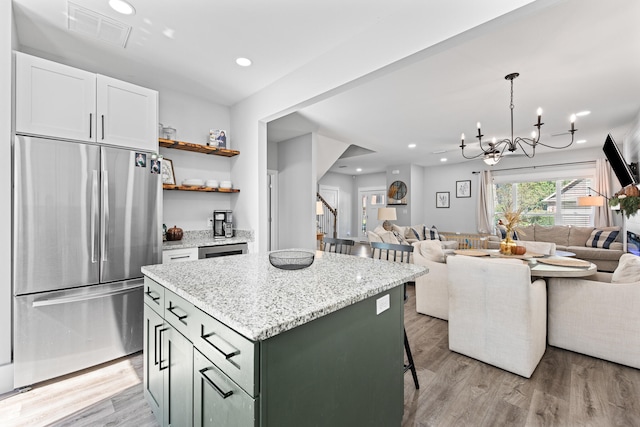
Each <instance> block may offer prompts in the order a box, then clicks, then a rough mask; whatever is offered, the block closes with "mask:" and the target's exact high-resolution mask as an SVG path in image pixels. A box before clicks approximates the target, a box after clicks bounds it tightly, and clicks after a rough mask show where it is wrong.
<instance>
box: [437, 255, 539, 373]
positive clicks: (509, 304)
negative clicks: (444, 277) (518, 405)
mask: <svg viewBox="0 0 640 427" xmlns="http://www.w3.org/2000/svg"><path fill="white" fill-rule="evenodd" d="M447 268H448V274H449V349H450V350H452V351H455V352H458V353H462V354H464V355H467V356H469V357H473V358H474V359H478V360H480V361H482V362H485V363H488V364H490V365H494V366H497V367H498V368H501V369H504V370H506V371H509V372H513V373H515V374H518V375H521V376H523V377H526V378H530V377H531V374H532V373H533V371H534V370H535V369H536V366H538V363H539V362H540V359H541V358H542V356H543V355H544V352H545V349H546V328H547V310H546V309H547V294H546V286H545V283H544V281H543V280H541V279H539V280H536V281H534V282H533V283H532V282H531V271H530V270H529V267H528V266H527V265H526V264H523V263H522V262H521V261H519V260H512V259H508V260H505V259H489V258H473V257H468V256H453V257H448V258H447Z"/></svg>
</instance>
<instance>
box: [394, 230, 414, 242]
mask: <svg viewBox="0 0 640 427" xmlns="http://www.w3.org/2000/svg"><path fill="white" fill-rule="evenodd" d="M391 233H393V235H394V236H395V238H396V240H398V242H399V243H400V244H401V245H410V244H411V243H409V242H408V241H407V239H405V238H404V233H402V234H400V233H399V232H398V231H396V230H391Z"/></svg>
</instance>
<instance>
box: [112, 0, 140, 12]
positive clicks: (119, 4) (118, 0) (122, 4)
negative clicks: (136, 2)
mask: <svg viewBox="0 0 640 427" xmlns="http://www.w3.org/2000/svg"><path fill="white" fill-rule="evenodd" d="M109 6H111V9H113V10H115V11H116V12H118V13H121V14H123V15H134V14H135V13H136V10H135V9H134V8H133V6H131V4H129V3H128V2H126V1H124V0H109Z"/></svg>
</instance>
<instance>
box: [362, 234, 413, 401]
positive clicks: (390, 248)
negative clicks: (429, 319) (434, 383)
mask: <svg viewBox="0 0 640 427" xmlns="http://www.w3.org/2000/svg"><path fill="white" fill-rule="evenodd" d="M369 244H370V245H371V258H374V259H375V258H377V259H386V260H387V261H395V262H406V263H407V264H408V263H409V262H410V258H411V253H412V252H413V246H411V245H397V244H393V243H383V242H370V243H369ZM376 250H377V254H378V256H377V257H376ZM383 251H385V252H386V258H385V257H383V255H382V253H383ZM392 253H393V256H391V254H392ZM403 286H404V302H405V303H406V302H407V284H406V283H405V284H404V285H403ZM403 331H404V350H405V352H406V353H407V361H408V362H409V363H408V364H406V365H404V372H407V371H409V370H410V371H411V376H412V377H413V383H414V384H415V386H416V389H419V388H420V384H419V383H418V373H417V371H416V366H415V364H414V363H413V355H412V354H411V347H410V346H409V340H408V339H407V330H406V329H405V328H404V327H403Z"/></svg>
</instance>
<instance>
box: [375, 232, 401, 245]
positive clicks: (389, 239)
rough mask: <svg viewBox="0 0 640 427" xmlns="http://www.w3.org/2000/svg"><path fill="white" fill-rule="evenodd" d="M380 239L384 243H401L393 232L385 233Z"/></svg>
mask: <svg viewBox="0 0 640 427" xmlns="http://www.w3.org/2000/svg"><path fill="white" fill-rule="evenodd" d="M379 236H380V238H381V239H382V241H383V242H384V243H393V244H394V245H399V244H400V242H399V241H398V239H397V238H396V236H395V234H393V232H392V231H385V232H384V233H382V234H379Z"/></svg>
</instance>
